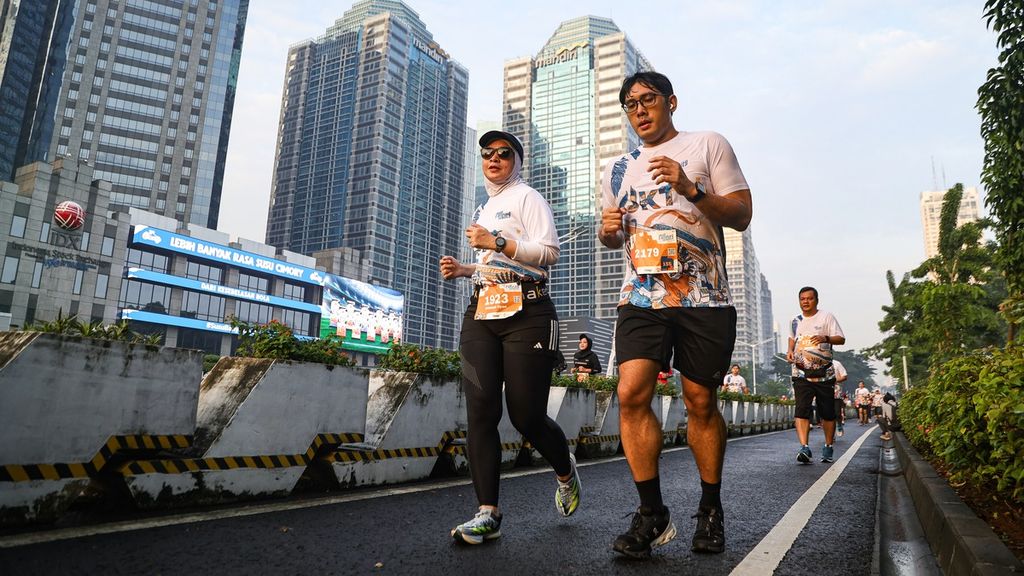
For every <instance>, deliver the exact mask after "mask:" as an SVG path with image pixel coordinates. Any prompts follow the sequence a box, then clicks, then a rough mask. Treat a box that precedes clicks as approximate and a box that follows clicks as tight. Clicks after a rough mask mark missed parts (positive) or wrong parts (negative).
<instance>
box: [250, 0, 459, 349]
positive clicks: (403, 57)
mask: <svg viewBox="0 0 1024 576" xmlns="http://www.w3.org/2000/svg"><path fill="white" fill-rule="evenodd" d="M286 66H287V70H286V73H285V84H284V94H283V97H282V102H281V116H280V124H279V128H278V150H277V157H276V159H275V166H274V180H273V187H272V189H271V202H270V211H269V217H268V222H267V235H266V241H267V243H268V244H270V245H273V246H279V247H282V248H285V249H288V250H292V251H295V252H300V253H304V254H312V253H313V252H316V251H319V250H325V249H330V248H338V247H344V248H352V249H356V250H359V251H360V252H361V253H362V255H363V257H364V258H365V259H366V261H367V263H368V268H369V271H370V277H369V278H359V280H363V281H369V282H371V283H374V284H380V285H383V286H388V287H391V288H394V289H396V290H399V291H401V292H402V293H403V294H404V295H405V306H406V314H405V319H406V320H405V322H406V325H405V328H404V331H403V333H404V336H405V340H406V341H407V342H410V343H414V344H421V345H427V346H438V347H444V348H449V349H453V348H454V347H455V345H456V341H457V336H458V335H457V328H458V324H459V319H460V317H461V312H462V311H461V310H459V309H458V307H457V302H459V296H458V291H457V288H456V284H457V283H455V282H444V281H442V280H440V277H439V274H438V271H437V262H438V260H439V259H440V257H441V256H442V255H445V254H451V255H458V254H459V253H460V251H461V249H462V244H464V242H465V239H464V237H463V233H462V232H463V229H464V227H465V225H466V223H465V222H464V221H463V220H464V218H463V216H462V212H463V207H462V204H463V197H464V185H465V179H466V177H467V176H466V164H465V163H466V156H465V154H466V105H467V103H466V100H467V94H468V81H469V78H468V74H467V72H466V69H465V68H463V67H462V66H461V65H460V64H458V63H457V62H455V61H453V60H452V59H451V57H450V56H449V55H448V54H447V53H446V52H445V51H444V50H443V49H441V47H440V46H438V44H437V43H436V42H435V41H434V40H433V37H432V35H431V34H430V32H428V31H427V28H426V26H425V25H424V23H423V21H422V20H420V18H419V16H418V15H417V14H416V12H415V11H413V10H412V9H411V8H409V7H408V6H406V5H405V4H404V3H402V2H398V1H391V0H361V1H359V2H356V3H355V4H354V5H353V7H352V8H351V9H350V10H348V11H347V12H345V13H344V14H343V15H342V17H341V18H340V19H339V20H338V21H337V22H335V24H334V25H333V26H331V27H330V28H328V29H327V31H326V33H325V34H324V35H323V36H321V37H319V38H315V39H311V40H307V41H304V42H301V43H299V44H296V45H294V46H292V47H291V49H290V50H289V52H288V61H287V65H286Z"/></svg>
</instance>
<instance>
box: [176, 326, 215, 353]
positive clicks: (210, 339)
mask: <svg viewBox="0 0 1024 576" xmlns="http://www.w3.org/2000/svg"><path fill="white" fill-rule="evenodd" d="M222 339H223V335H221V334H219V333H217V332H207V331H205V330H192V329H190V328H178V345H177V347H178V348H190V349H192V350H202V351H203V352H206V353H207V354H220V343H221V340H222Z"/></svg>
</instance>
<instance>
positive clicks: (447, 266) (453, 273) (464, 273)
mask: <svg viewBox="0 0 1024 576" xmlns="http://www.w3.org/2000/svg"><path fill="white" fill-rule="evenodd" d="M472 275H473V270H472V268H471V267H469V266H464V265H462V264H460V263H459V261H458V260H456V259H455V258H453V257H451V256H442V257H441V277H442V278H444V279H445V280H451V279H452V278H463V277H469V276H472Z"/></svg>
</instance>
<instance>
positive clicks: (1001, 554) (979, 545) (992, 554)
mask: <svg viewBox="0 0 1024 576" xmlns="http://www.w3.org/2000/svg"><path fill="white" fill-rule="evenodd" d="M892 443H893V445H894V447H895V448H896V453H897V454H898V455H899V459H900V463H901V464H902V466H903V471H904V478H905V479H906V482H907V488H908V489H909V490H910V495H911V498H913V500H914V508H916V509H917V517H918V519H919V520H920V521H921V526H922V527H923V528H924V535H925V538H926V539H927V540H928V544H929V545H930V546H931V549H932V552H933V553H934V554H935V557H936V558H937V559H938V562H939V566H940V567H941V568H942V571H943V573H944V574H956V575H959V574H964V575H971V576H997V575H1009V574H1024V564H1021V562H1020V561H1019V560H1017V558H1016V557H1015V556H1014V555H1013V553H1012V552H1010V550H1009V549H1008V548H1007V547H1006V546H1005V545H1004V544H1003V542H1002V541H1001V540H1000V539H999V537H998V536H996V534H995V532H993V531H992V529H991V528H989V526H988V524H986V523H985V522H983V521H982V520H981V519H980V518H978V517H977V516H976V515H975V514H974V511H972V510H971V509H970V508H968V507H967V505H966V504H964V503H963V501H961V500H960V497H959V496H957V494H956V492H954V491H953V489H952V488H950V487H949V483H948V482H947V481H946V479H945V478H943V477H942V476H940V475H939V473H938V472H936V471H935V469H934V468H932V466H931V464H929V463H928V461H926V460H925V459H923V458H921V455H920V454H918V453H917V450H915V449H914V447H913V446H911V445H910V442H909V441H908V440H907V439H906V437H905V436H904V435H903V433H896V434H894V435H893V440H892Z"/></svg>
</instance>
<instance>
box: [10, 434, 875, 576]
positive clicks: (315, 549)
mask: <svg viewBox="0 0 1024 576" xmlns="http://www.w3.org/2000/svg"><path fill="white" fill-rule="evenodd" d="M878 436H879V431H878V429H877V428H876V427H874V426H871V427H862V426H858V425H857V424H856V422H852V425H851V426H847V433H846V435H845V436H844V437H843V438H840V439H838V441H837V443H836V462H835V463H833V464H823V463H821V462H819V461H818V460H819V457H820V453H821V445H822V442H823V438H822V433H821V430H820V429H816V430H814V431H813V432H812V437H811V448H812V449H813V451H814V456H815V459H814V463H813V464H809V465H801V464H798V463H797V462H796V449H797V448H798V445H797V442H796V432H795V431H793V430H787V431H784V432H774V433H770V434H762V435H756V436H746V437H741V438H733V439H730V441H729V444H728V449H727V451H726V457H725V472H724V478H723V491H722V498H723V502H724V505H725V520H726V551H725V552H724V553H722V554H716V555H698V554H694V553H692V552H690V538H691V537H692V535H693V529H694V526H695V522H696V521H695V520H692V519H691V518H690V515H691V514H693V513H694V512H695V511H696V508H697V502H698V500H699V497H700V484H699V479H698V476H697V471H696V467H695V465H694V462H693V457H692V455H691V454H690V452H689V450H688V449H687V448H685V447H683V448H672V449H669V450H667V451H666V452H665V453H664V454H663V455H662V459H661V478H662V480H661V483H662V490H663V492H664V494H665V504H666V505H667V506H668V507H669V508H670V510H671V512H672V515H673V519H674V521H675V523H676V526H677V528H678V529H679V536H678V537H677V538H676V539H675V540H674V541H672V542H669V543H668V544H667V545H665V546H663V547H661V548H658V549H656V550H655V552H654V554H653V556H652V558H651V559H650V560H646V561H637V560H629V559H626V558H623V557H620V556H619V555H617V554H616V553H614V552H613V551H612V550H611V543H612V541H613V540H614V539H615V537H616V535H618V534H619V533H621V532H624V531H625V530H626V528H628V526H629V521H630V515H631V514H632V512H633V511H635V509H636V507H637V505H638V499H637V496H636V490H635V489H634V487H633V483H632V481H631V479H630V476H629V470H628V468H627V466H626V462H625V460H623V459H622V457H621V456H620V457H616V458H609V459H605V460H600V461H581V462H580V467H579V471H580V472H579V473H580V478H581V479H582V482H583V500H582V504H581V506H580V509H579V510H578V511H577V512H576V514H574V515H573V516H571V517H569V518H563V517H562V516H561V515H560V514H558V513H557V512H556V510H555V506H554V491H555V480H554V476H553V473H552V472H551V471H550V469H547V468H531V469H526V470H521V469H516V470H513V471H510V472H508V473H506V474H505V475H504V477H503V479H502V483H501V491H502V492H501V507H502V511H503V513H504V520H503V522H502V526H501V531H502V536H501V538H499V539H497V540H494V541H490V542H486V543H485V544H483V545H480V546H469V545H460V544H457V543H455V542H454V541H453V540H452V538H451V537H450V536H449V533H450V530H451V528H452V527H454V526H455V525H457V524H459V523H461V522H464V521H465V520H468V519H469V518H470V517H472V515H473V513H474V512H475V510H476V504H475V497H474V494H473V488H472V486H471V485H470V484H469V482H468V479H465V478H458V479H450V480H444V481H431V482H425V483H417V484H408V485H401V486H394V487H386V488H382V489H373V490H355V491H349V492H335V493H333V494H330V495H328V496H323V497H312V498H311V497H306V498H295V499H290V500H286V501H275V502H269V503H261V504H255V505H247V506H238V507H231V508H221V509H217V510H197V511H192V512H189V513H178V514H174V515H163V516H158V517H148V518H140V519H133V520H130V521H121V522H116V523H105V524H94V525H90V526H85V527H80V528H68V529H59V530H49V531H41V532H35V533H27V534H18V535H9V536H5V537H2V538H0V574H11V575H14V574H18V575H25V574H48V575H49V574H151V575H155V574H162V575H172V574H189V575H195V574H377V573H379V574H401V575H406V574H410V575H418V574H431V575H433V574H436V575H445V576H455V575H461V574H467V575H471V574H488V575H492V574H514V575H519V576H527V575H532V574H587V575H594V574H645V575H646V574H700V575H705V574H707V575H717V574H772V573H774V574H778V575H789V574H792V575H797V574H808V575H815V576H820V575H821V574H830V575H846V574H848V575H868V574H871V572H872V559H873V558H874V556H875V554H876V552H875V549H876V542H875V540H876V527H875V516H876V501H877V490H878V479H879V475H878V469H879V451H880V449H881V442H880V440H879V438H878Z"/></svg>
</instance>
